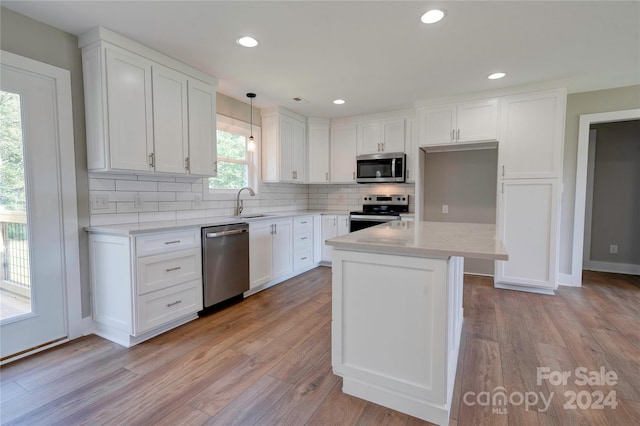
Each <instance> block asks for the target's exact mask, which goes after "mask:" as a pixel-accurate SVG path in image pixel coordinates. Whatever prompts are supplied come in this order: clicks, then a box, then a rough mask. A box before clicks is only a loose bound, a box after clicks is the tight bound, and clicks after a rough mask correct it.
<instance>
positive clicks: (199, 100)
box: [187, 79, 218, 177]
mask: <svg viewBox="0 0 640 426" xmlns="http://www.w3.org/2000/svg"><path fill="white" fill-rule="evenodd" d="M188 88H189V160H188V161H187V166H188V167H189V172H190V173H191V174H192V175H198V176H212V177H213V176H216V175H217V174H218V153H217V143H216V90H215V88H214V87H213V86H211V85H209V84H206V83H203V82H201V81H199V80H192V79H191V80H189V84H188Z"/></svg>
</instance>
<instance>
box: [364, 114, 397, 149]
mask: <svg viewBox="0 0 640 426" xmlns="http://www.w3.org/2000/svg"><path fill="white" fill-rule="evenodd" d="M357 132H358V133H357V144H358V155H362V154H376V153H379V152H405V119H404V118H393V119H387V120H381V121H372V122H366V123H360V124H358V125H357Z"/></svg>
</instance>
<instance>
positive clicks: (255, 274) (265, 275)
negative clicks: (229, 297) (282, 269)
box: [249, 221, 273, 290]
mask: <svg viewBox="0 0 640 426" xmlns="http://www.w3.org/2000/svg"><path fill="white" fill-rule="evenodd" d="M272 237H273V226H272V223H271V222H265V221H260V222H252V223H250V224H249V277H250V283H249V289H250V290H253V289H255V288H256V287H259V286H261V285H263V284H265V283H268V282H269V281H271V252H272V248H271V247H272V241H271V240H272Z"/></svg>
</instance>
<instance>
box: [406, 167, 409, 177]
mask: <svg viewBox="0 0 640 426" xmlns="http://www.w3.org/2000/svg"><path fill="white" fill-rule="evenodd" d="M406 174H407V176H406V178H407V179H409V169H407V172H406Z"/></svg>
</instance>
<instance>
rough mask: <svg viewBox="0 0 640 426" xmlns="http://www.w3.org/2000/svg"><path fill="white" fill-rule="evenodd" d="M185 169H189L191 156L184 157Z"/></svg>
mask: <svg viewBox="0 0 640 426" xmlns="http://www.w3.org/2000/svg"><path fill="white" fill-rule="evenodd" d="M184 169H185V170H189V157H187V158H185V159H184Z"/></svg>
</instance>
